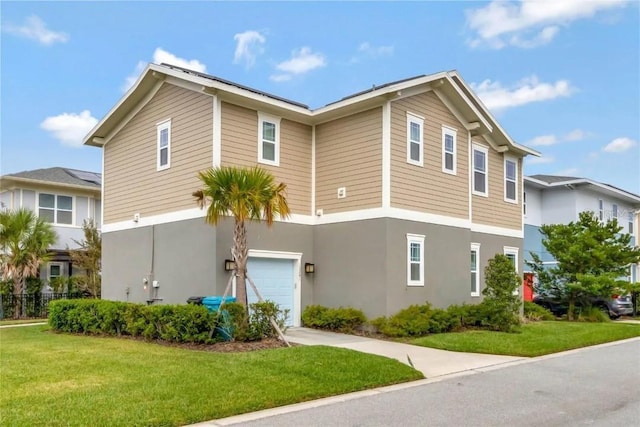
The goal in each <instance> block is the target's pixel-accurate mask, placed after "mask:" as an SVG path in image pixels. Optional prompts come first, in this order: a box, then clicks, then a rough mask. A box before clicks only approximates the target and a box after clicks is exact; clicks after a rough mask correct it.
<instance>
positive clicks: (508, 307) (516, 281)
mask: <svg viewBox="0 0 640 427" xmlns="http://www.w3.org/2000/svg"><path fill="white" fill-rule="evenodd" d="M485 285H486V287H485V289H484V290H483V291H482V294H483V295H484V299H483V300H482V302H481V303H480V304H478V306H479V307H480V312H481V317H482V326H483V327H484V328H487V329H489V330H493V331H502V332H511V331H513V329H514V328H515V327H516V326H518V325H519V324H520V315H519V312H520V297H519V296H518V295H517V294H516V295H514V292H515V291H516V290H517V289H518V286H519V285H520V277H519V276H518V274H517V273H516V271H515V268H514V266H513V264H512V262H511V260H510V259H509V258H507V257H506V256H505V255H502V254H496V255H495V256H494V257H493V258H492V259H490V260H489V264H488V265H487V267H486V268H485Z"/></svg>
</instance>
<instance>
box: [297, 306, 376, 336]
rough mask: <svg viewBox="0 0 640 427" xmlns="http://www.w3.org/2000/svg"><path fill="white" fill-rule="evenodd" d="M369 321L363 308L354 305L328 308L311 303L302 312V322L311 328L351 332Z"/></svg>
mask: <svg viewBox="0 0 640 427" xmlns="http://www.w3.org/2000/svg"><path fill="white" fill-rule="evenodd" d="M366 321H367V318H366V317H365V315H364V313H363V312H362V310H358V309H356V308H352V307H340V308H328V307H323V306H321V305H309V306H307V308H305V309H304V312H303V313H302V324H303V325H304V326H307V327H309V328H316V329H327V330H329V331H337V332H344V333H349V332H353V330H354V329H356V328H359V327H360V326H362V325H363V324H364V323H365V322H366Z"/></svg>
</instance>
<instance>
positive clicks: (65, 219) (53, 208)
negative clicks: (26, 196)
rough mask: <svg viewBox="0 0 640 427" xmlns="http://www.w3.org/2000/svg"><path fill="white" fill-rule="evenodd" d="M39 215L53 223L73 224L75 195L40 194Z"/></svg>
mask: <svg viewBox="0 0 640 427" xmlns="http://www.w3.org/2000/svg"><path fill="white" fill-rule="evenodd" d="M38 216H39V217H40V218H42V219H44V220H45V221H46V222H51V223H53V224H66V225H70V224H72V223H73V197H71V196H58V195H55V194H46V193H40V194H39V195H38Z"/></svg>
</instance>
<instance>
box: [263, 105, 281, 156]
mask: <svg viewBox="0 0 640 427" xmlns="http://www.w3.org/2000/svg"><path fill="white" fill-rule="evenodd" d="M258 163H263V164H266V165H271V166H280V119H279V118H277V117H271V116H267V115H265V114H262V113H259V114H258Z"/></svg>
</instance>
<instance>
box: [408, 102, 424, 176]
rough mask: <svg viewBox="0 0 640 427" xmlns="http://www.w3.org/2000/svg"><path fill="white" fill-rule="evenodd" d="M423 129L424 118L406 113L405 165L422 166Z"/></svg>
mask: <svg viewBox="0 0 640 427" xmlns="http://www.w3.org/2000/svg"><path fill="white" fill-rule="evenodd" d="M423 129H424V118H422V117H420V116H416V115H415V114H410V113H407V163H410V164H412V165H416V166H422V165H423V164H424V159H423V151H424V150H423V134H424V131H423Z"/></svg>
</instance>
